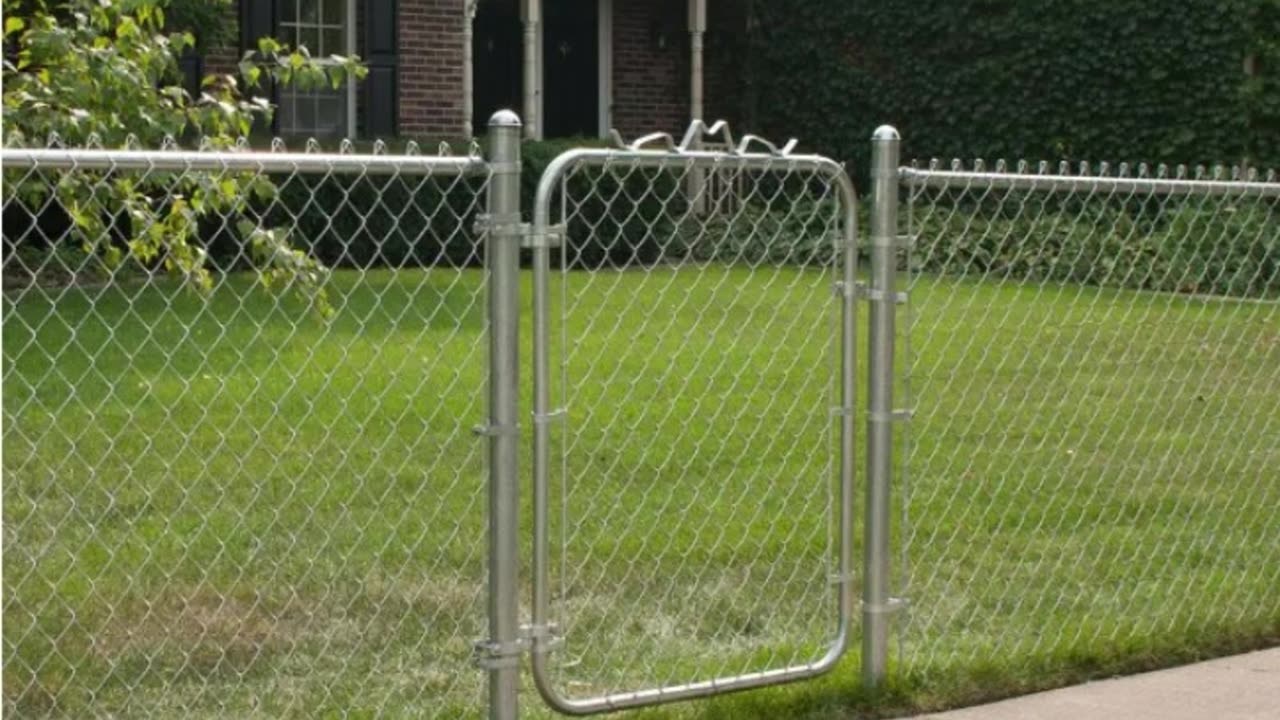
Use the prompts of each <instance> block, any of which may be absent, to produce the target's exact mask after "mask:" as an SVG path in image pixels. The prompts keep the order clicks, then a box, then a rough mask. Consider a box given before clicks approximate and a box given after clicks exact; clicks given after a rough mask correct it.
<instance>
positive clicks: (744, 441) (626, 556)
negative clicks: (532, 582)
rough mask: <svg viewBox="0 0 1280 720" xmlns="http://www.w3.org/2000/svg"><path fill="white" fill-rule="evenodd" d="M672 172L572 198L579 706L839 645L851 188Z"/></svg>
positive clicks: (563, 444)
mask: <svg viewBox="0 0 1280 720" xmlns="http://www.w3.org/2000/svg"><path fill="white" fill-rule="evenodd" d="M658 157H662V158H664V159H662V160H660V161H659V160H655V159H654V155H652V154H651V155H649V156H646V157H634V156H628V155H627V154H626V153H622V154H619V155H616V156H613V157H611V158H609V159H601V158H592V159H581V160H578V161H575V162H572V163H570V164H569V165H568V167H567V169H566V170H565V171H564V172H563V174H562V175H561V176H560V190H559V192H557V193H556V194H555V196H554V199H553V201H552V204H551V208H552V209H553V212H552V213H551V216H552V218H553V220H555V219H557V218H558V219H559V221H560V222H563V224H564V225H563V232H564V234H565V236H566V238H567V239H566V241H565V242H564V243H563V245H562V246H561V247H560V249H559V250H557V251H555V252H554V253H553V254H552V257H553V258H554V261H553V263H554V265H555V266H556V268H555V270H556V271H555V272H554V273H553V281H552V283H551V296H552V298H553V300H552V302H551V313H550V317H551V325H552V328H551V332H550V338H551V345H552V347H551V351H550V352H551V361H552V365H551V367H552V368H554V370H553V372H552V375H553V377H552V379H551V383H552V391H553V392H552V395H551V397H552V402H553V404H554V405H553V407H552V417H550V418H547V419H546V421H547V422H548V423H549V425H548V427H549V433H550V444H551V451H550V457H551V463H550V464H551V468H550V473H549V475H550V481H549V492H550V503H549V504H550V507H551V508H552V510H551V512H550V515H551V517H550V532H549V536H550V538H551V541H550V542H551V548H552V552H551V554H552V558H551V568H550V573H549V575H550V577H549V586H550V588H551V600H550V604H551V608H550V618H551V620H552V621H553V622H554V623H555V624H556V625H557V626H558V632H559V633H560V634H561V635H562V636H563V644H562V645H560V646H559V647H557V648H555V649H554V650H553V651H552V654H551V656H550V665H551V671H550V677H551V682H552V684H553V685H554V686H555V688H556V689H557V692H559V693H561V694H562V695H563V696H564V697H566V698H587V697H593V696H594V697H604V696H610V695H614V694H627V693H636V692H641V691H650V690H659V689H665V691H667V692H670V691H671V690H672V689H673V688H675V687H679V686H683V685H685V684H687V683H693V682H698V681H709V680H713V679H717V678H732V677H738V676H742V675H744V674H747V673H754V672H760V671H764V670H769V669H777V668H788V667H791V666H796V665H801V664H804V663H815V662H817V661H818V660H819V659H820V658H822V657H823V654H824V653H825V652H827V651H828V650H829V649H830V648H831V646H832V645H833V643H837V642H839V641H838V640H836V639H835V638H836V634H837V595H836V592H835V590H836V583H837V582H839V581H841V578H839V577H838V574H839V573H838V564H837V554H838V550H839V548H838V547H837V546H836V544H837V543H838V539H837V538H838V535H837V533H838V529H837V523H838V520H839V518H838V516H837V515H836V514H835V513H836V512H837V507H836V503H837V502H838V498H839V492H840V488H839V479H838V474H839V470H840V455H839V452H840V448H839V436H840V422H839V416H840V413H839V412H838V410H839V407H838V406H839V404H840V403H841V396H840V392H841V386H840V382H839V373H840V337H841V331H840V324H839V323H840V318H841V307H842V304H843V299H842V297H841V295H840V294H838V293H837V292H833V290H836V289H838V288H837V286H838V283H839V282H840V281H841V280H842V279H843V278H844V266H845V265H844V252H843V248H844V244H843V243H844V233H845V231H846V227H845V215H844V212H845V210H846V208H845V206H844V203H845V198H844V197H843V196H842V195H841V187H840V185H839V183H838V182H837V180H838V178H836V177H835V176H834V174H833V173H832V172H831V167H829V166H825V165H819V164H813V163H805V162H801V161H797V160H788V159H786V158H785V157H778V158H776V159H773V160H768V161H764V162H761V161H760V159H759V158H758V157H757V158H754V159H752V160H747V159H744V158H742V157H740V156H734V155H724V156H722V157H721V159H720V161H719V163H718V164H717V165H716V166H715V167H714V169H708V168H705V167H696V168H695V166H694V163H693V162H692V161H691V160H689V159H688V158H687V157H680V156H679V155H675V154H672V155H658ZM837 172H838V169H837ZM843 580H844V581H846V582H847V581H848V578H844V579H843Z"/></svg>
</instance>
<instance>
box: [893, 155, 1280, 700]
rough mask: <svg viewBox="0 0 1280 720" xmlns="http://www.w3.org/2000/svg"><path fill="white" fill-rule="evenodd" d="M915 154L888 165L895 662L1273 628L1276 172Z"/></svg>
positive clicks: (1061, 660)
mask: <svg viewBox="0 0 1280 720" xmlns="http://www.w3.org/2000/svg"><path fill="white" fill-rule="evenodd" d="M924 167H925V166H922V165H917V166H914V167H910V168H902V169H901V171H900V177H901V186H902V189H903V199H904V204H903V207H902V209H901V217H902V218H903V222H904V223H905V225H906V227H907V230H906V233H905V236H904V238H903V240H904V242H903V243H902V244H901V246H900V248H901V255H900V257H901V258H902V260H901V262H902V265H901V267H903V268H905V269H906V270H907V273H906V275H907V283H908V293H907V296H906V298H905V300H906V303H907V305H906V309H905V313H906V315H905V321H906V326H905V328H904V329H903V331H902V333H901V340H902V342H903V349H904V351H903V354H902V357H900V358H899V362H900V371H901V372H900V375H899V384H898V389H899V390H900V391H901V392H902V394H903V395H904V396H905V397H907V401H906V403H905V404H907V405H908V406H910V407H911V408H912V410H913V413H912V416H911V421H910V422H909V423H908V424H907V426H906V428H907V433H906V437H904V439H903V444H902V446H901V448H900V452H901V453H902V455H901V457H902V459H903V463H902V464H901V467H900V477H899V479H898V483H897V485H896V487H895V492H896V493H898V495H899V497H898V498H897V500H898V502H900V503H902V505H901V506H900V507H901V508H902V512H903V517H902V527H901V528H900V529H899V530H898V531H897V534H896V536H897V537H900V548H901V553H902V556H901V558H900V565H899V567H898V570H897V576H896V577H897V580H896V583H895V584H896V586H897V588H898V589H899V590H900V592H901V594H903V595H906V596H909V598H910V605H909V607H910V611H909V613H908V615H907V616H906V618H905V622H903V623H900V624H899V625H898V629H899V631H900V638H901V640H902V652H903V668H904V672H907V673H910V674H913V675H917V676H918V677H920V678H923V680H924V681H925V682H928V681H930V679H933V678H938V677H942V676H955V675H959V674H964V673H966V672H972V671H973V669H974V668H978V667H981V668H985V669H988V670H990V669H993V668H996V669H998V670H999V672H1001V673H1006V674H1008V673H1012V674H1017V673H1018V672H1020V668H1040V669H1042V670H1044V671H1055V670H1060V669H1068V668H1070V667H1071V666H1072V660H1071V658H1073V657H1081V656H1087V657H1094V658H1104V659H1109V660H1105V661H1116V662H1121V663H1125V662H1132V661H1133V660H1134V659H1135V658H1136V657H1139V656H1141V655H1143V654H1144V653H1145V654H1159V653H1161V652H1167V651H1168V649H1169V648H1185V647H1207V646H1215V644H1221V643H1222V642H1223V640H1221V639H1220V638H1224V637H1235V638H1247V637H1250V636H1265V635H1266V633H1268V632H1272V631H1273V630H1272V629H1273V628H1274V623H1275V622H1276V620H1277V618H1280V603H1278V601H1277V597H1278V596H1277V595H1276V592H1275V587H1276V586H1277V580H1280V575H1278V574H1277V573H1278V572H1280V571H1278V570H1277V568H1280V554H1277V548H1280V542H1277V540H1280V536H1277V534H1276V527H1277V526H1276V523H1275V513H1274V509H1275V507H1276V506H1277V503H1280V471H1277V468H1280V462H1277V461H1278V460H1280V443H1278V442H1277V438H1278V437H1280V397H1274V395H1275V388H1277V387H1280V330H1278V328H1280V245H1277V239H1278V238H1280V200H1278V198H1280V183H1277V182H1276V179H1275V175H1274V174H1273V173H1272V174H1265V175H1263V174H1260V173H1257V172H1253V171H1250V172H1243V171H1240V170H1238V169H1235V170H1231V171H1227V170H1223V169H1218V170H1215V171H1212V172H1209V171H1205V170H1203V169H1199V170H1197V171H1195V172H1194V173H1189V172H1188V171H1187V170H1185V169H1178V170H1175V171H1173V172H1170V171H1169V170H1168V169H1167V168H1161V169H1157V170H1155V171H1152V170H1150V169H1149V168H1138V169H1136V176H1127V175H1130V173H1132V172H1134V171H1133V170H1132V169H1130V168H1128V167H1126V166H1106V165H1103V166H1101V167H1100V168H1098V169H1097V170H1091V169H1090V168H1081V169H1080V171H1079V173H1078V174H1070V170H1069V169H1068V168H1067V167H1066V166H1061V167H1059V168H1058V171H1057V173H1056V174H1052V173H1051V172H1050V170H1049V169H1050V167H1051V166H1050V165H1048V164H1046V163H1041V164H1039V165H1031V164H1028V163H1018V164H1017V165H1013V166H1010V165H1004V164H1000V165H998V166H996V167H997V169H996V171H995V172H990V171H987V170H985V169H984V165H983V164H981V163H977V164H975V165H974V167H973V168H972V169H971V170H969V169H965V168H964V167H963V166H962V165H961V164H960V163H958V162H957V163H954V164H952V165H951V166H950V169H947V170H942V169H940V168H941V167H943V165H942V164H940V163H937V162H936V161H935V162H934V163H931V164H930V165H928V166H927V167H928V169H923V168H924ZM1028 168H1036V169H1037V170H1028ZM1171 175H1173V176H1174V177H1170V176H1171ZM895 194H896V193H895ZM870 451H874V447H873V448H870Z"/></svg>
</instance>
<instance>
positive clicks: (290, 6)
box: [280, 0, 298, 23]
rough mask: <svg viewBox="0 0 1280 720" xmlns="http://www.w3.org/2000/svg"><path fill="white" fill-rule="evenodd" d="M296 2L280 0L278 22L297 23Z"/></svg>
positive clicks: (293, 0) (296, 0) (295, 0)
mask: <svg viewBox="0 0 1280 720" xmlns="http://www.w3.org/2000/svg"><path fill="white" fill-rule="evenodd" d="M297 19H298V0H280V22H282V23H291V22H297Z"/></svg>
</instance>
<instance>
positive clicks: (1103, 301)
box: [3, 267, 1280, 717]
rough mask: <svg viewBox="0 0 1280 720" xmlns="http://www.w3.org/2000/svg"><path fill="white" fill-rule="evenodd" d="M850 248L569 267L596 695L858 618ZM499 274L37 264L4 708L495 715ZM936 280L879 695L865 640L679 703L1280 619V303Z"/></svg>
mask: <svg viewBox="0 0 1280 720" xmlns="http://www.w3.org/2000/svg"><path fill="white" fill-rule="evenodd" d="M831 279H832V278H831V277H830V276H829V275H827V274H824V273H822V272H820V271H801V270H792V269H786V270H780V271H776V272H774V271H757V272H755V273H752V272H749V271H747V270H745V269H734V270H725V269H722V268H716V267H708V268H703V269H702V270H700V271H683V272H675V271H673V270H670V269H656V270H653V271H651V272H637V271H632V272H617V273H600V274H595V275H587V274H578V273H574V274H570V275H568V276H567V279H566V280H565V285H564V287H563V288H561V287H559V286H557V288H556V291H557V298H561V297H562V298H563V300H564V301H565V303H566V304H565V307H566V308H567V309H568V311H569V312H568V315H567V317H568V319H567V321H566V322H565V323H564V324H561V323H559V322H557V323H555V327H554V329H555V331H556V338H557V340H556V345H557V349H556V352H555V353H554V358H553V359H554V360H555V361H556V368H557V373H556V375H557V380H556V383H555V384H556V388H555V389H556V396H557V398H558V399H559V400H560V402H562V404H563V406H564V407H565V408H566V411H567V419H566V421H565V423H564V424H563V425H560V426H556V427H557V429H556V432H555V435H554V443H553V445H554V448H553V450H554V452H553V457H554V472H553V473H552V480H553V488H552V489H553V493H552V500H553V502H552V505H553V508H554V511H555V512H554V515H555V518H554V522H553V530H554V533H555V540H554V542H553V545H554V547H553V556H554V559H555V563H554V564H555V568H554V578H553V579H554V582H555V587H556V588H557V592H556V598H555V603H554V611H555V615H556V619H557V620H558V621H560V622H562V623H563V624H564V626H565V629H566V632H567V642H566V644H565V646H564V648H563V649H562V650H561V651H559V652H558V653H557V655H556V658H557V660H558V661H559V664H560V666H561V667H560V668H559V669H558V670H557V673H556V680H557V683H558V684H559V685H560V686H561V687H562V688H564V689H565V690H566V692H570V693H574V694H578V693H589V692H596V691H601V690H607V689H623V688H628V689H633V688H635V687H637V686H641V685H644V684H647V683H649V682H680V681H686V680H693V679H702V678H705V677H706V676H708V675H715V674H720V673H725V672H728V673H733V672H738V671H742V670H746V669H760V668H764V667H770V666H774V665H777V664H785V663H789V662H793V661H797V660H802V659H811V658H813V657H814V656H815V655H816V654H819V653H820V647H821V645H822V643H824V642H825V641H826V640H827V638H828V636H829V634H830V632H831V630H832V626H833V623H834V619H833V613H834V602H833V599H834V595H833V590H832V586H831V585H830V582H829V577H828V576H829V574H830V570H831V566H830V552H829V542H830V541H829V527H828V526H829V523H828V513H829V509H830V504H831V501H832V497H831V493H832V491H833V485H832V480H833V464H832V463H833V462H834V461H835V458H834V455H833V454H832V453H833V446H832V442H833V439H834V436H833V433H832V431H833V429H834V428H835V425H834V424H833V422H832V419H831V406H832V404H833V402H832V398H833V395H832V393H833V391H834V386H833V378H834V375H833V370H834V365H833V363H834V362H835V357H834V355H833V345H832V342H833V335H832V334H833V329H834V325H833V320H834V312H835V310H836V305H835V299H834V297H833V296H832V294H831V287H830V284H831ZM526 280H527V278H526ZM482 283H483V274H482V273H480V272H477V271H452V270H446V269H436V270H432V271H429V272H422V271H403V272H389V271H378V272H373V273H368V274H363V275H362V274H357V273H351V272H341V273H338V274H337V275H336V276H335V278H334V281H333V288H332V290H331V294H332V297H333V301H334V303H335V306H336V307H337V309H338V313H337V316H336V317H335V318H334V319H333V320H331V321H328V322H326V321H323V320H320V319H318V318H317V317H315V316H314V315H312V314H309V313H308V311H307V310H306V309H305V308H303V307H302V306H301V305H300V304H298V303H296V302H295V301H293V300H292V299H289V298H285V299H283V300H278V299H277V298H275V297H273V296H271V295H270V294H268V293H266V292H265V291H262V290H260V289H259V288H257V287H255V286H254V285H253V284H252V282H251V281H250V280H249V279H248V278H242V277H236V278H232V279H230V280H229V281H228V282H227V283H226V284H224V285H223V286H222V287H221V288H220V289H219V290H218V291H217V292H215V293H214V294H213V295H212V297H211V298H209V299H208V300H207V301H206V300H203V299H201V298H199V297H196V296H193V295H191V294H190V293H187V292H183V291H178V290H175V289H173V288H171V287H167V286H162V287H148V288H145V289H126V288H109V289H80V290H75V289H73V290H65V291H51V292H50V293H49V294H48V295H46V294H43V293H40V292H28V293H27V294H26V295H25V296H24V297H23V298H21V299H15V298H14V297H7V298H6V302H5V311H4V328H3V344H4V360H5V366H4V384H3V407H4V423H5V424H4V442H3V470H4V491H3V494H4V510H3V520H4V561H3V562H4V578H5V585H6V587H5V598H4V618H3V619H4V630H3V637H4V652H5V663H4V702H5V709H6V710H7V711H9V712H12V713H13V714H14V715H15V716H40V715H46V714H48V715H58V716H67V717H72V716H83V715H86V714H89V713H91V712H92V713H96V714H117V715H121V716H146V715H148V714H150V715H154V716H164V717H167V716H172V715H178V714H182V715H184V716H190V717H226V716H264V717H265V716H280V715H287V716H296V717H312V716H318V715H325V714H336V713H339V712H341V711H343V710H350V711H351V713H352V714H353V715H355V716H364V715H369V714H374V713H375V712H378V711H384V712H386V713H387V714H389V715H391V716H404V717H421V716H423V715H431V714H433V713H434V714H435V715H436V716H439V717H454V716H459V715H470V716H475V715H477V714H479V708H481V707H482V702H483V692H484V686H483V675H482V674H481V673H480V671H478V670H477V669H476V668H474V667H472V666H471V664H470V653H471V643H472V641H474V640H476V639H479V638H481V637H482V636H484V634H485V627H484V625H485V623H484V596H483V579H484V563H485V544H484V539H485V516H484V512H485V502H486V495H485V473H484V447H485V446H484V440H483V439H482V438H480V437H477V436H475V435H474V434H472V432H471V428H472V427H473V426H475V425H477V424H479V423H480V422H481V421H482V420H483V414H484V407H483V406H484V384H483V383H484V368H485V362H486V360H485V355H486V344H485V340H484V327H485V312H484V296H483V291H482ZM561 291H563V295H561V294H560V293H561ZM526 297H527V293H526ZM912 300H913V302H912V313H913V315H914V318H915V324H914V326H913V327H912V329H911V331H910V333H909V335H910V339H911V350H912V352H913V355H912V359H911V361H910V363H909V367H910V369H911V378H912V381H911V387H910V390H911V392H912V395H913V397H912V399H911V404H912V405H914V407H915V408H916V410H917V413H916V417H915V420H914V421H913V422H912V423H911V426H910V432H909V438H910V443H909V447H908V448H907V449H905V450H904V457H903V460H904V461H905V467H906V468H907V470H908V473H907V478H906V479H907V481H908V483H909V489H910V492H909V497H910V504H909V505H910V507H909V514H910V518H911V519H910V521H909V523H908V524H906V525H905V526H904V524H902V523H898V524H897V525H896V527H895V533H896V535H897V538H898V540H899V545H903V546H905V547H907V548H908V553H909V555H908V557H907V558H906V559H907V560H908V562H906V563H904V562H901V561H899V562H896V564H895V571H896V572H898V573H899V586H900V587H906V593H907V594H908V595H909V596H910V599H911V612H910V614H909V615H907V616H906V617H905V618H904V622H902V623H900V627H901V628H902V634H901V638H902V640H903V643H904V644H903V652H902V653H901V654H900V655H899V656H898V657H897V658H896V660H895V662H896V666H895V672H896V676H895V677H896V679H895V681H894V683H892V685H891V686H890V687H889V688H888V689H887V690H886V691H884V692H882V693H880V694H877V695H871V694H868V693H865V692H863V691H861V690H859V689H858V682H857V662H856V657H851V658H850V659H849V660H848V661H846V662H845V663H843V664H842V665H841V667H840V668H838V669H837V671H836V673H835V674H833V675H832V676H829V677H828V678H826V679H823V680H821V681H818V682H815V683H812V684H806V685H801V686H794V687H790V688H783V689H778V690H771V691H765V692H761V693H753V694H748V695H742V696H738V697H733V698H727V699H722V700H717V701H714V702H711V703H707V704H699V705H690V706H686V707H683V708H674V709H669V710H663V711H658V712H655V713H653V714H654V715H657V716H667V715H676V716H684V715H687V714H692V715H698V716H708V717H743V716H753V715H754V716H760V717H776V716H797V715H809V716H813V717H830V716H833V715H834V716H848V717H859V716H863V715H868V716H870V715H879V714H889V713H893V712H897V711H905V710H909V709H922V708H924V709H928V708H936V707H941V706H945V705H953V704H957V703H964V702H971V701H974V700H977V699H981V698H990V697H998V696H1001V695H1005V694H1009V693H1013V692H1017V691H1021V690H1026V689H1031V688H1038V687H1045V686H1050V685H1053V684H1058V683H1061V682H1066V681H1070V680H1073V679H1078V678H1083V677H1090V676H1094V675H1097V674H1100V673H1108V672H1118V671H1126V670H1134V669H1140V668H1144V667H1150V666H1156V665H1160V664H1166V663H1172V662H1177V661H1180V660H1185V659H1190V658H1194V657H1198V656H1201V655H1204V654H1210V653H1216V652H1225V651H1231V650H1236V649H1241V648H1245V647H1252V646H1257V645H1260V644H1265V643H1268V642H1276V641H1280V591H1277V589H1276V588H1278V587H1280V520H1278V519H1277V516H1276V511H1275V508H1276V507H1277V506H1278V505H1280V440H1278V438H1280V307H1277V305H1276V304H1274V303H1271V304H1267V303H1247V302H1231V301H1221V300H1203V299H1193V298H1186V297H1174V296H1167V295H1157V294H1143V293H1134V292H1128V291H1116V290H1098V289H1087V288H1086V289H1082V288H1078V287H1069V286H1052V285H1050V286H1044V287H1039V286H1026V287H1024V286H1017V285H999V284H983V283H977V282H969V281H957V280H949V279H945V280H943V279H933V278H922V279H920V280H918V281H917V282H916V283H915V285H914V286H913V288H912ZM528 320H529V318H528V317H527V315H526V317H525V321H526V323H525V326H524V335H523V337H522V341H523V342H525V343H526V344H527V342H528V338H529V329H530V325H529V323H528ZM862 329H863V330H865V326H864V327H863V328H862ZM562 331H563V334H561V332H562ZM562 338H563V340H564V342H563V344H562V343H561V339H562ZM525 362H526V367H525V368H524V373H525V375H524V376H523V379H527V378H528V377H529V373H528V367H527V362H528V358H527V354H526V358H525ZM561 367H563V370H564V374H563V376H562V375H561V374H560V372H559V369H560V368H561ZM524 386H525V388H526V390H525V393H526V394H525V397H524V400H523V402H524V407H523V408H522V411H527V409H528V407H529V402H528V401H529V398H528V383H527V382H525V383H524ZM906 389H907V388H906V387H903V388H900V390H901V391H903V392H905V391H906ZM529 425H530V423H526V424H525V428H524V432H525V434H526V437H527V436H528V434H529ZM859 435H860V436H861V431H860V433H859ZM859 440H860V443H859V444H860V445H861V438H859ZM525 447H526V448H527V445H526V446H525ZM525 457H526V458H527V457H528V456H527V454H526V455H525ZM859 468H861V459H860V461H859ZM527 476H528V473H527V472H526V473H525V477H526V481H525V484H524V485H523V486H522V488H523V492H524V498H525V500H526V511H527V499H528V492H527V490H528V483H527ZM859 490H861V470H860V471H859ZM901 496H902V494H900V497H901ZM859 504H860V502H859ZM523 522H524V525H523V526H522V528H521V533H522V536H527V535H528V532H527V530H528V527H529V525H528V517H527V512H526V516H525V519H524V521H523ZM858 533H859V536H860V533H861V528H860V527H859V530H858ZM524 544H525V549H526V551H527V549H528V542H527V539H526V540H525V542H524ZM526 557H527V552H526ZM859 557H860V555H859ZM526 569H527V565H526ZM526 574H527V573H526ZM526 579H527V577H526ZM525 604H526V603H525V602H524V601H523V600H522V605H525ZM856 642H857V639H856V638H855V653H854V654H856ZM526 685H527V686H528V692H526V693H524V694H523V695H522V698H523V700H522V701H523V703H524V707H525V708H528V709H530V710H535V709H536V708H538V706H539V701H538V699H537V697H536V694H535V693H534V692H533V690H532V685H531V683H528V682H526Z"/></svg>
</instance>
